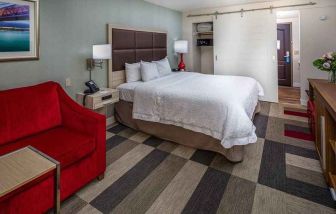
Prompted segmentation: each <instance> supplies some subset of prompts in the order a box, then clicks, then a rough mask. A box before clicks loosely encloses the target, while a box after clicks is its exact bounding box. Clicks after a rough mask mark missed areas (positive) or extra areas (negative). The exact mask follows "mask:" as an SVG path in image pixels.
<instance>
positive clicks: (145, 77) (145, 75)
mask: <svg viewBox="0 0 336 214" xmlns="http://www.w3.org/2000/svg"><path fill="white" fill-rule="evenodd" d="M140 70H141V77H142V81H144V82H147V81H150V80H154V79H157V78H159V77H160V74H159V71H158V69H157V67H156V64H155V63H152V62H143V61H141V63H140Z"/></svg>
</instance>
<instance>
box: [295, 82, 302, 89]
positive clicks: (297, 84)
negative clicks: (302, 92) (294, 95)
mask: <svg viewBox="0 0 336 214" xmlns="http://www.w3.org/2000/svg"><path fill="white" fill-rule="evenodd" d="M293 87H296V88H301V83H299V82H293Z"/></svg>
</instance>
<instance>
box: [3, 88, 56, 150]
mask: <svg viewBox="0 0 336 214" xmlns="http://www.w3.org/2000/svg"><path fill="white" fill-rule="evenodd" d="M0 100H1V105H0V136H1V137H0V145H1V144H5V143H8V142H12V141H16V140H18V139H20V138H24V137H27V136H29V135H32V134H36V133H38V132H42V131H45V130H48V129H50V128H53V127H56V126H59V125H61V122H62V121H61V111H60V105H59V100H58V93H57V84H56V83H53V82H47V83H43V84H40V85H36V86H31V87H25V88H17V89H11V90H6V91H0Z"/></svg>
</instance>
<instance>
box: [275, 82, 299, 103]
mask: <svg viewBox="0 0 336 214" xmlns="http://www.w3.org/2000/svg"><path fill="white" fill-rule="evenodd" d="M279 102H280V103H289V104H300V88H294V87H285V86H279Z"/></svg>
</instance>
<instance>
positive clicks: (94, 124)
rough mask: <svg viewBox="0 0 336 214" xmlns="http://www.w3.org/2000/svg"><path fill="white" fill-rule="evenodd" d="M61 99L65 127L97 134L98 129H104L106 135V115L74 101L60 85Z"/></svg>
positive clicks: (87, 133)
mask: <svg viewBox="0 0 336 214" xmlns="http://www.w3.org/2000/svg"><path fill="white" fill-rule="evenodd" d="M58 94H59V101H60V107H61V115H62V124H63V125H64V126H65V127H68V128H71V129H74V130H76V131H79V132H82V133H84V134H86V135H90V136H95V135H96V134H97V131H98V130H100V129H102V130H104V133H105V134H104V136H105V135H106V132H105V131H106V117H105V116H103V115H100V114H98V113H95V112H93V111H91V110H89V109H86V108H84V107H83V106H81V105H79V104H78V103H76V102H75V101H73V100H72V99H71V98H70V97H69V96H68V95H67V94H66V93H65V92H64V90H63V89H62V88H61V86H59V88H58Z"/></svg>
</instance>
